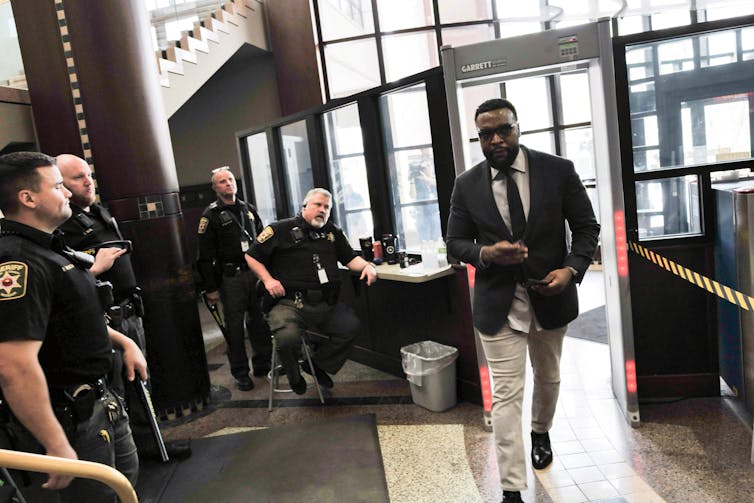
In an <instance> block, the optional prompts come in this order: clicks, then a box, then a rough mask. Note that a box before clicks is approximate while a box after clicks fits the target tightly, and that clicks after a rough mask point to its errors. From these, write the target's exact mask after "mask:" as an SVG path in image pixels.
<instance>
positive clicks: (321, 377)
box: [301, 363, 335, 389]
mask: <svg viewBox="0 0 754 503" xmlns="http://www.w3.org/2000/svg"><path fill="white" fill-rule="evenodd" d="M301 368H302V369H303V370H304V372H306V373H307V374H309V375H312V371H311V370H310V369H309V365H308V364H306V363H304V364H303V365H302V366H301ZM314 377H316V378H317V382H318V383H319V385H320V386H322V387H323V388H325V389H332V388H333V386H335V383H333V382H332V378H331V377H330V376H329V375H327V372H325V371H324V370H322V369H321V368H319V367H317V366H316V365H314Z"/></svg>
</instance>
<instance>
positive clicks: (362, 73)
mask: <svg viewBox="0 0 754 503" xmlns="http://www.w3.org/2000/svg"><path fill="white" fill-rule="evenodd" d="M325 65H326V67H327V81H328V84H329V85H330V97H331V98H340V97H343V96H350V95H351V94H355V93H357V92H359V91H363V90H365V89H370V88H372V87H376V86H379V85H380V67H379V65H378V64H377V45H376V43H375V41H374V39H369V40H358V41H355V42H343V43H340V44H332V45H327V46H325Z"/></svg>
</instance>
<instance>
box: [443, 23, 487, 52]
mask: <svg viewBox="0 0 754 503" xmlns="http://www.w3.org/2000/svg"><path fill="white" fill-rule="evenodd" d="M494 38H495V33H494V32H493V31H492V26H491V25H488V24H479V25H474V26H459V27H457V28H443V30H442V43H443V45H452V46H453V47H459V46H461V45H469V44H476V43H479V42H486V41H488V40H492V39H494Z"/></svg>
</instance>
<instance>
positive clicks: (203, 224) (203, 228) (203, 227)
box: [198, 217, 209, 234]
mask: <svg viewBox="0 0 754 503" xmlns="http://www.w3.org/2000/svg"><path fill="white" fill-rule="evenodd" d="M208 225H209V218H207V217H202V218H200V219H199V231H198V233H199V234H204V233H205V232H207V226H208Z"/></svg>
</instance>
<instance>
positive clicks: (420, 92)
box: [380, 85, 432, 149]
mask: <svg viewBox="0 0 754 503" xmlns="http://www.w3.org/2000/svg"><path fill="white" fill-rule="evenodd" d="M380 99H381V106H382V112H383V115H384V117H383V122H384V129H385V132H386V133H387V135H388V138H389V140H388V141H389V142H390V144H391V145H392V147H393V148H396V149H398V148H405V147H411V146H414V145H430V144H431V143H432V135H431V134H430V131H429V111H428V109H427V92H426V91H425V90H424V85H418V86H414V87H409V88H407V89H402V90H401V91H400V92H395V93H391V94H388V95H386V96H383V97H382V98H380Z"/></svg>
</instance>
